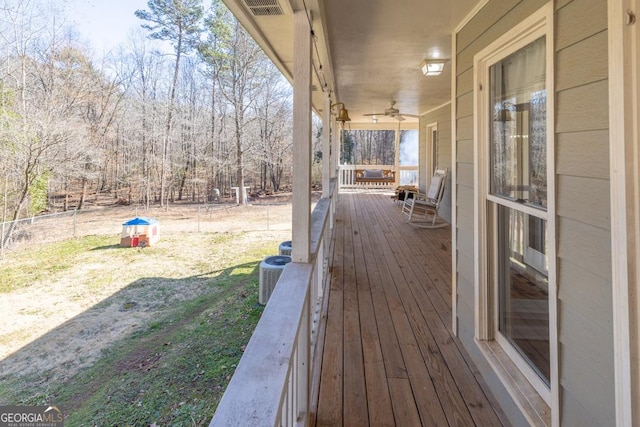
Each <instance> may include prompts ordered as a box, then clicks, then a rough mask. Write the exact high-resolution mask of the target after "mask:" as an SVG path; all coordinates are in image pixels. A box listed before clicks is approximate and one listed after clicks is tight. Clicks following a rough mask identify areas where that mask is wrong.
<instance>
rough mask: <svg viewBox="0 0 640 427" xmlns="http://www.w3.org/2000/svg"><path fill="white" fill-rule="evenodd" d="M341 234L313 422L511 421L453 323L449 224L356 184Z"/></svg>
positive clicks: (344, 204)
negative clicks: (425, 223)
mask: <svg viewBox="0 0 640 427" xmlns="http://www.w3.org/2000/svg"><path fill="white" fill-rule="evenodd" d="M335 239H336V240H335V248H334V253H333V263H332V267H331V272H332V273H331V285H330V292H329V304H328V307H329V308H328V313H327V326H326V332H325V337H324V353H323V357H322V368H321V371H320V390H319V394H318V396H319V398H318V405H317V413H316V414H315V417H313V418H312V419H315V420H316V425H318V426H339V425H344V426H357V425H363V426H364V425H376V426H377V425H383V426H391V425H397V426H414V425H425V426H432V425H437V426H446V425H464V426H468V425H478V426H500V425H506V421H505V418H504V414H503V413H502V411H501V410H500V408H499V407H497V406H496V404H495V403H494V401H493V399H492V397H491V396H490V394H488V393H486V392H485V389H486V388H483V382H482V379H481V378H479V377H478V373H477V369H476V368H475V366H473V365H472V364H471V362H470V358H469V357H468V355H467V354H466V353H465V351H464V349H463V348H462V345H461V344H460V342H459V341H458V339H457V338H456V337H454V336H453V335H452V333H451V325H450V323H451V230H450V228H448V227H447V228H441V229H421V228H417V227H414V226H412V225H410V224H407V223H406V222H405V220H404V216H403V214H402V212H401V209H400V205H394V203H392V202H391V200H390V198H389V195H388V194H387V193H384V192H379V191H372V192H359V193H356V192H354V193H350V194H341V195H340V202H339V207H338V212H337V217H336V228H335Z"/></svg>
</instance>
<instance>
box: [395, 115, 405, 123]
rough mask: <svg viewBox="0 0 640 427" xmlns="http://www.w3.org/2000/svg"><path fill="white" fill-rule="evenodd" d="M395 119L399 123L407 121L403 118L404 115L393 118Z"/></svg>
mask: <svg viewBox="0 0 640 427" xmlns="http://www.w3.org/2000/svg"><path fill="white" fill-rule="evenodd" d="M393 118H394V119H396V120H397V121H399V122H402V121H405V120H406V119H405V118H404V117H402V114H396V115H395V116H393Z"/></svg>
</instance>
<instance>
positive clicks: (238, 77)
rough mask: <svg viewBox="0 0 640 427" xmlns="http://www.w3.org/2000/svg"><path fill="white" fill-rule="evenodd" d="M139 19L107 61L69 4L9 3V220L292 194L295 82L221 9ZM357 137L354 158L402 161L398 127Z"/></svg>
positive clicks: (5, 15)
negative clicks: (232, 194) (397, 157)
mask: <svg viewBox="0 0 640 427" xmlns="http://www.w3.org/2000/svg"><path fill="white" fill-rule="evenodd" d="M135 15H136V17H137V18H139V21H140V27H139V28H138V29H137V30H136V31H133V32H132V33H131V34H130V36H129V38H128V40H127V41H126V42H125V43H123V44H122V45H120V46H119V47H117V48H116V49H113V50H112V51H110V52H108V53H106V54H103V55H97V54H95V52H94V51H93V48H92V46H90V45H88V42H86V41H85V40H84V39H83V38H82V35H80V34H79V32H78V31H77V29H76V28H74V26H73V25H72V24H69V22H73V21H72V20H71V19H70V17H72V16H73V10H72V8H71V7H69V5H68V4H67V3H66V1H63V0H58V1H52V0H0V40H1V44H0V49H2V50H1V56H0V200H1V201H2V203H1V205H2V221H12V220H15V219H19V218H24V217H28V216H32V215H36V214H38V213H42V212H48V211H49V212H50V211H58V210H67V209H82V208H83V205H85V204H86V203H88V202H89V201H90V200H95V199H97V198H98V197H100V198H101V200H105V199H106V200H112V201H113V203H114V204H138V205H146V206H149V205H161V206H163V205H165V204H166V203H170V202H171V203H173V202H179V201H193V202H206V201H207V200H209V199H210V198H211V197H212V194H213V189H214V188H217V189H219V190H220V191H221V192H222V193H223V194H224V193H228V192H229V190H230V187H233V186H236V187H240V188H243V187H245V186H248V187H250V188H251V189H252V190H253V191H260V190H264V191H279V190H282V189H286V188H288V187H289V186H290V184H291V179H292V178H291V147H292V140H291V128H292V105H291V104H292V89H291V86H290V84H289V82H287V81H286V79H284V78H283V77H282V75H281V74H280V72H279V71H278V70H277V69H276V68H275V66H274V65H273V64H272V63H271V62H270V61H269V59H268V58H267V57H266V56H265V54H264V53H263V52H262V50H261V49H260V48H259V46H257V44H256V43H255V42H254V41H253V40H252V39H251V37H250V36H249V35H248V34H247V33H246V31H244V29H243V28H242V27H241V26H240V25H239V24H238V23H237V21H236V20H235V18H234V17H233V16H232V15H231V13H230V12H229V11H228V10H227V9H226V8H225V6H224V5H223V4H222V3H221V1H220V0H213V1H212V4H211V6H210V8H209V9H206V10H205V9H204V6H203V4H202V0H178V1H176V0H149V1H148V2H147V8H146V9H143V10H138V11H136V13H135ZM314 123H315V131H314V134H315V135H314V136H315V137H314V144H315V147H314V148H313V150H314V153H316V155H315V156H314V159H315V161H316V163H317V162H320V160H321V157H322V156H321V153H320V151H319V148H318V147H319V145H320V144H319V135H320V124H319V122H318V121H314ZM357 134H358V132H353V133H350V134H349V135H347V137H346V138H345V146H344V156H343V159H342V160H343V161H345V162H347V163H352V162H354V161H356V162H358V163H379V164H389V163H392V159H393V150H394V148H393V142H392V140H390V138H391V139H392V138H393V136H392V133H390V132H385V131H381V132H379V133H374V135H373V136H372V135H366V134H363V135H360V136H358V135H357ZM358 140H361V141H362V142H361V143H360V144H358V142H357V141H358ZM315 169H316V170H319V167H317V166H316V167H315ZM314 179H315V180H316V181H319V180H320V179H319V177H318V176H317V175H316V176H315V177H314Z"/></svg>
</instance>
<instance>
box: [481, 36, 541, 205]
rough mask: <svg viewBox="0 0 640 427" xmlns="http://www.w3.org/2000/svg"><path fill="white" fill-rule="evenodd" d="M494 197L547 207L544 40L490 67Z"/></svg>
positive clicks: (492, 185) (491, 153) (492, 183)
mask: <svg viewBox="0 0 640 427" xmlns="http://www.w3.org/2000/svg"><path fill="white" fill-rule="evenodd" d="M489 78H490V102H491V108H492V124H491V126H490V129H491V143H490V161H491V188H490V191H491V194H494V195H496V196H500V197H504V198H507V199H510V200H517V201H519V202H522V203H527V204H531V205H536V206H539V207H542V208H546V206H547V139H546V135H547V127H546V120H547V119H546V115H547V107H546V105H547V94H546V88H545V42H544V38H541V39H539V40H537V41H535V42H533V43H531V44H530V45H528V46H526V47H525V48H523V49H521V50H519V51H518V52H516V53H514V54H512V55H510V56H509V57H507V58H505V59H503V60H502V61H500V62H498V63H496V64H495V65H493V66H491V68H490V70H489Z"/></svg>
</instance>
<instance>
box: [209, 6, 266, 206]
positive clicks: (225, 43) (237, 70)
mask: <svg viewBox="0 0 640 427" xmlns="http://www.w3.org/2000/svg"><path fill="white" fill-rule="evenodd" d="M211 7H212V14H211V15H210V17H209V18H208V19H207V20H206V24H207V29H208V31H209V34H208V40H207V43H206V44H205V45H201V46H200V53H201V55H202V57H203V58H204V59H205V61H207V62H208V63H209V64H211V65H212V66H213V67H214V68H215V69H216V73H215V75H216V77H217V80H218V85H219V88H220V93H221V94H222V96H223V97H224V99H225V100H226V101H227V102H228V103H229V107H230V109H231V122H232V126H233V139H234V142H235V160H236V186H238V188H239V192H240V200H243V201H244V200H246V197H245V196H246V194H245V189H244V187H245V170H244V155H245V150H246V149H248V148H249V147H251V144H248V141H244V138H245V136H246V135H245V134H246V126H247V125H248V124H249V122H250V121H251V119H252V118H251V117H250V116H249V115H248V114H247V113H248V110H249V108H250V107H251V106H252V104H253V103H254V101H255V98H256V96H257V95H258V93H259V92H260V90H261V87H262V86H261V85H262V83H264V64H265V62H266V61H267V59H266V56H265V54H264V52H262V50H261V49H260V47H259V46H258V45H257V44H256V43H255V41H254V40H253V39H252V38H251V36H249V34H248V33H247V32H246V30H245V29H244V28H242V26H241V25H240V23H238V21H236V20H235V19H234V18H232V15H231V13H230V12H229V11H228V10H227V9H226V8H224V7H223V6H222V5H221V4H220V3H219V0H214V1H213V2H212V6H211Z"/></svg>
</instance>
